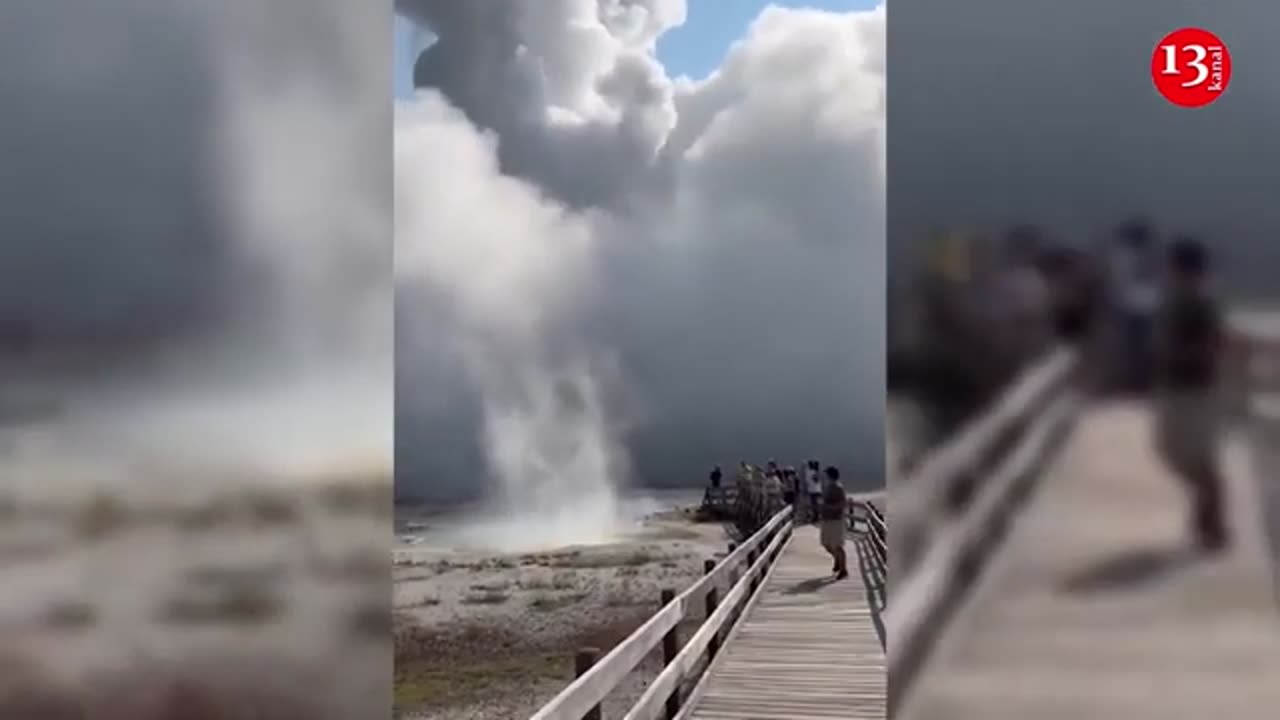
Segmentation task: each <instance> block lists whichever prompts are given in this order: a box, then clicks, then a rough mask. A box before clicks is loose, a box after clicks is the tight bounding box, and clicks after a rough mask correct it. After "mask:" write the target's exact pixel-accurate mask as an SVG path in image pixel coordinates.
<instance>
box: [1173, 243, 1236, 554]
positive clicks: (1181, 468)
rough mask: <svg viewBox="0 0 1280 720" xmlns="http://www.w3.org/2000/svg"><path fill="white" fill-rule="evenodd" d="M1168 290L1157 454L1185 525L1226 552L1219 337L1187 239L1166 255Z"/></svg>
mask: <svg viewBox="0 0 1280 720" xmlns="http://www.w3.org/2000/svg"><path fill="white" fill-rule="evenodd" d="M1167 262H1168V290H1167V295H1166V297H1165V298H1164V302H1163V305H1162V307H1161V312H1160V315H1159V318H1158V324H1157V335H1156V363H1157V367H1156V369H1157V373H1156V382H1157V396H1156V408H1155V416H1156V428H1155V436H1156V443H1157V448H1158V450H1159V452H1160V455H1161V457H1162V458H1163V459H1164V461H1165V462H1166V463H1167V464H1168V466H1169V467H1170V469H1171V470H1173V472H1174V473H1175V474H1177V475H1178V476H1179V477H1180V478H1181V479H1182V481H1183V482H1184V483H1185V484H1186V488H1187V491H1188V493H1189V494H1190V496H1191V505H1192V512H1191V526H1192V533H1193V535H1194V537H1195V540H1196V542H1197V544H1198V545H1199V546H1200V547H1201V548H1202V549H1203V550H1205V551H1206V552H1216V551H1218V550H1221V549H1223V548H1224V547H1226V545H1227V543H1228V540H1229V538H1228V529H1227V527H1226V522H1225V518H1224V507H1223V483H1222V477H1221V473H1220V470H1219V467H1218V457H1217V456H1218V439H1219V438H1218V417H1217V409H1218V408H1217V406H1216V392H1215V390H1216V387H1215V386H1216V384H1217V374H1218V372H1217V371H1218V356H1219V353H1220V351H1221V349H1222V346H1223V341H1224V334H1223V330H1222V321H1221V318H1220V314H1219V310H1218V307H1217V303H1216V302H1215V301H1214V300H1213V299H1212V298H1211V297H1210V295H1209V292H1208V290H1207V288H1206V276H1207V274H1208V269H1209V268H1208V265H1209V261H1208V256H1207V253H1206V251H1205V249H1204V247H1203V246H1202V245H1201V244H1200V243H1198V242H1196V241H1194V240H1191V239H1186V238H1183V239H1179V240H1177V241H1176V242H1175V243H1173V244H1172V245H1171V246H1170V248H1169V251H1168V257H1167Z"/></svg>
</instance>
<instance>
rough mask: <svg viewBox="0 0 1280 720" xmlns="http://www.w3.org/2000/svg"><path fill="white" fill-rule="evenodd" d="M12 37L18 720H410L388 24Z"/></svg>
mask: <svg viewBox="0 0 1280 720" xmlns="http://www.w3.org/2000/svg"><path fill="white" fill-rule="evenodd" d="M0 25H2V26H3V27H4V28H5V34H6V40H5V41H4V43H3V44H2V45H0V97H3V102H4V105H5V107H6V112H5V113H4V114H3V117H2V118H0V158H3V161H0V188H3V190H2V191H0V238H2V239H0V573H2V574H3V576H4V579H5V581H4V587H3V590H0V648H3V651H2V652H0V655H3V657H2V658H0V663H3V665H4V670H3V671H2V672H0V717H5V718H24V719H31V718H61V717H85V716H86V715H85V713H88V715H87V716H91V717H104V718H106V717H121V718H124V717H128V718H151V717H154V718H161V717H164V718H194V717H223V718H232V717H246V718H247V717H279V718H285V717H307V718H320V717H342V718H351V717H388V716H389V713H390V705H389V690H388V688H387V678H388V677H389V673H390V646H389V635H390V633H389V599H388V598H389V561H388V558H387V553H386V543H387V537H388V529H389V526H390V506H391V469H392V458H391V443H392V438H391V428H392V418H391V412H392V358H391V355H392V338H391V325H392V322H391V234H390V213H391V163H390V150H389V147H388V142H387V141H388V134H389V132H390V126H391V120H390V88H389V86H388V83H387V82H386V75H387V68H388V67H389V66H390V48H389V46H388V43H387V39H386V37H387V36H386V33H387V32H388V29H389V28H390V25H391V11H390V7H389V4H388V6H387V7H384V8H382V9H381V10H379V9H378V8H377V7H376V4H375V6H373V7H369V6H367V5H362V6H361V8H360V9H359V10H353V9H351V8H350V7H349V4H347V3H341V2H311V1H309V0H307V1H298V2H294V1H291V0H276V1H274V2H271V3H252V2H238V1H236V2H225V3H216V4H204V5H193V4H175V3H169V2H159V1H155V0H124V1H123V2H117V3H110V4H102V3H96V2H82V1H79V0H70V1H69V2H60V3H54V4H49V3H9V4H6V5H5V6H4V7H3V8H2V9H0Z"/></svg>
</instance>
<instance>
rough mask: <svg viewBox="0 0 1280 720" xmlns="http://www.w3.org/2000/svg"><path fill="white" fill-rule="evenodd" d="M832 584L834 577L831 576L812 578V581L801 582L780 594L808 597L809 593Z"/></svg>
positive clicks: (834, 580)
mask: <svg viewBox="0 0 1280 720" xmlns="http://www.w3.org/2000/svg"><path fill="white" fill-rule="evenodd" d="M834 582H836V577H835V576H834V575H831V576H829V577H820V578H813V579H812V580H803V581H801V582H798V583H796V584H795V585H792V586H791V587H789V588H787V589H785V590H783V591H782V594H783V595H808V594H810V593H815V592H818V591H819V590H821V589H822V588H824V587H826V586H828V585H830V584H832V583H834Z"/></svg>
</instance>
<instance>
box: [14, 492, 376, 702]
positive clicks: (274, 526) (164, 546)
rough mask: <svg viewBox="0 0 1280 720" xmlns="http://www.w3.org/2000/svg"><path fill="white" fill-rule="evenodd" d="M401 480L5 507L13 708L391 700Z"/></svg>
mask: <svg viewBox="0 0 1280 720" xmlns="http://www.w3.org/2000/svg"><path fill="white" fill-rule="evenodd" d="M390 495H391V493H390V484H389V483H385V482H382V483H375V482H370V483H368V484H363V485H362V484H352V485H347V486H336V485H335V486H332V487H325V488H320V487H311V488H298V487H294V488H277V489H275V490H271V491H266V490H261V489H243V490H228V491H225V492H222V493H220V494H218V495H216V496H213V495H208V496H206V497H205V498H203V499H201V500H198V501H186V502H185V503H184V504H167V503H166V502H164V501H161V500H159V499H157V498H155V497H151V498H148V497H143V496H140V495H138V494H130V495H127V496H114V495H110V494H107V493H106V492H105V491H99V492H96V493H93V494H91V495H89V496H87V497H83V498H80V499H78V500H71V499H69V498H66V497H63V498H61V499H58V500H56V501H51V500H42V501H41V502H29V498H14V497H12V496H9V502H8V503H7V505H8V508H7V510H5V511H3V512H0V573H3V577H4V583H3V586H2V589H0V720H9V719H11V718H12V719H13V720H19V719H21V720H31V719H32V718H36V717H39V718H47V719H48V720H61V719H62V718H68V720H70V719H71V718H83V717H86V716H85V715H83V709H82V708H83V707H86V706H87V707H91V708H93V714H92V715H91V717H93V718H100V719H101V720H114V719H115V718H121V719H122V720H123V719H125V718H128V719H129V720H161V719H164V720H198V718H210V717H217V718H220V719H222V720H238V719H240V718H244V719H245V720H248V718H270V719H272V720H291V719H292V718H295V717H296V718H307V719H308V720H327V719H328V718H334V720H339V719H341V720H347V719H349V718H386V717H388V716H389V714H390V704H391V703H390V692H389V689H388V687H387V677H388V676H389V675H390V673H391V660H390V658H391V641H390V640H391V635H390V604H389V602H388V589H389V581H388V573H389V570H390V562H389V559H388V558H387V555H386V537H387V529H388V527H389V524H390V522H391V520H390V506H391V497H390Z"/></svg>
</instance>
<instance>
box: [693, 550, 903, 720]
mask: <svg viewBox="0 0 1280 720" xmlns="http://www.w3.org/2000/svg"><path fill="white" fill-rule="evenodd" d="M850 555H851V556H852V557H856V555H854V553H853V552H852V548H850ZM830 580H831V558H830V556H829V555H827V553H826V551H824V550H823V549H822V548H821V547H820V545H819V543H818V531H817V529H816V528H813V527H803V528H797V529H796V530H795V531H794V532H793V533H792V539H791V541H790V542H789V543H788V544H787V546H786V548H785V549H784V550H783V554H782V556H781V557H780V558H779V560H778V562H777V563H776V565H775V566H774V568H773V570H772V571H771V572H770V574H769V576H768V580H767V582H766V584H765V586H764V587H763V588H762V590H761V592H760V593H759V594H758V595H757V598H756V600H755V602H754V603H753V605H752V606H751V607H750V608H749V609H748V610H747V613H746V615H745V617H744V618H743V619H742V620H741V621H740V622H739V623H738V626H737V627H736V628H735V629H734V632H733V635H732V636H731V638H730V639H729V640H728V641H727V642H726V643H725V646H724V648H722V649H721V651H720V655H719V656H718V658H717V660H716V662H715V663H713V665H712V666H711V667H710V668H709V669H708V676H707V677H706V678H705V679H704V681H703V682H702V683H700V686H699V688H698V690H696V691H695V693H694V695H693V696H691V698H690V703H691V706H690V708H689V709H688V711H687V712H686V713H685V714H684V715H683V716H682V717H685V718H689V719H690V720H805V719H806V718H812V719H814V720H817V719H819V718H823V719H826V718H841V719H842V720H861V719H862V718H877V719H879V718H884V717H885V655H884V649H883V647H882V646H881V644H880V636H879V634H878V633H877V632H876V630H875V625H874V622H873V619H872V609H871V606H870V603H869V602H868V598H867V596H866V588H865V585H864V584H863V582H862V581H861V580H860V579H859V578H858V577H857V576H856V575H855V576H854V577H851V578H849V579H847V580H842V581H838V582H830Z"/></svg>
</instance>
